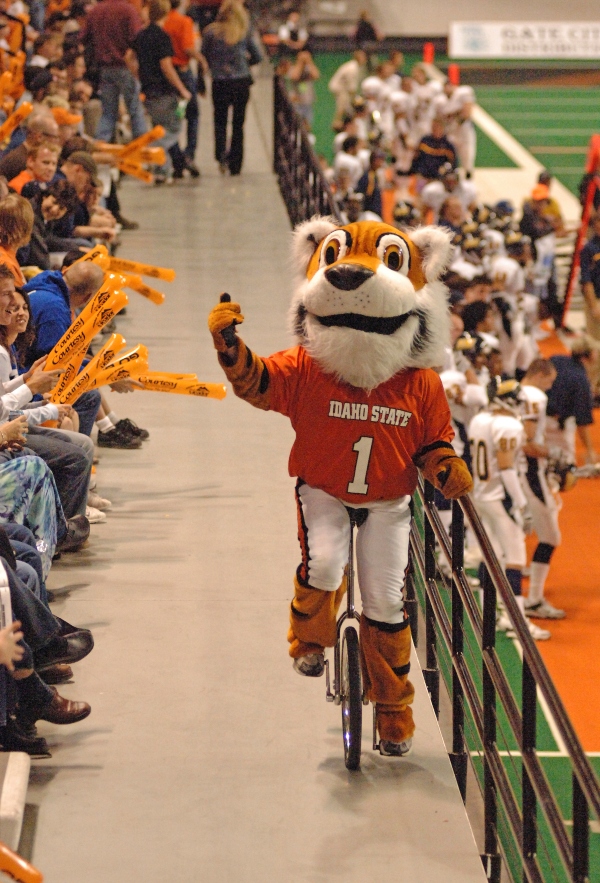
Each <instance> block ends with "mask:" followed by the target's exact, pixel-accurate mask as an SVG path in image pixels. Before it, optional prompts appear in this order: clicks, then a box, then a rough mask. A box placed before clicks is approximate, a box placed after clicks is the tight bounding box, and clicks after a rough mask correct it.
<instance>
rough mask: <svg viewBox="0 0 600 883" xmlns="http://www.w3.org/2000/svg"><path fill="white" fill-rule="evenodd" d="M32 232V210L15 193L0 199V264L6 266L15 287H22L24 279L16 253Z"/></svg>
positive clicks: (26, 242) (25, 243)
mask: <svg viewBox="0 0 600 883" xmlns="http://www.w3.org/2000/svg"><path fill="white" fill-rule="evenodd" d="M32 230H33V209H32V208H31V205H30V204H29V202H28V201H27V200H26V199H24V198H23V197H22V196H19V195H18V194H17V193H9V194H8V196H5V197H4V198H3V199H0V263H3V264H6V266H7V267H9V269H10V271H11V273H12V274H13V277H14V280H15V284H16V285H24V284H25V277H24V275H23V271H22V270H21V267H20V266H19V262H18V260H17V251H18V250H19V249H20V248H22V247H23V246H24V245H27V244H28V243H29V240H30V238H31V232H32Z"/></svg>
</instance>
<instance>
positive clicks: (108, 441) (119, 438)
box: [97, 427, 142, 450]
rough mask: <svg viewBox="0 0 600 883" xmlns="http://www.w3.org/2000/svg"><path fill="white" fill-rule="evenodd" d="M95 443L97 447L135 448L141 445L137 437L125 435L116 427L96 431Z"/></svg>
mask: <svg viewBox="0 0 600 883" xmlns="http://www.w3.org/2000/svg"><path fill="white" fill-rule="evenodd" d="M97 444H98V447H99V448H126V449H127V448H131V449H134V450H135V449H137V448H141V447H142V442H141V441H140V439H139V438H133V436H131V435H125V434H124V433H122V432H119V430H118V429H117V428H116V427H113V429H109V430H108V432H98V441H97Z"/></svg>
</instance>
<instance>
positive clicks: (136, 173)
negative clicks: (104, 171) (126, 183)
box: [116, 158, 154, 184]
mask: <svg viewBox="0 0 600 883" xmlns="http://www.w3.org/2000/svg"><path fill="white" fill-rule="evenodd" d="M116 165H117V168H118V169H119V171H120V172H123V174H125V175H131V177H132V178H139V179H140V181H143V182H144V183H145V184H154V175H153V174H152V172H149V171H148V169H145V168H144V167H143V166H142V164H141V163H139V162H134V161H133V160H128V159H118V158H117V160H116Z"/></svg>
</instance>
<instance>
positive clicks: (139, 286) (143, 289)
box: [125, 275, 165, 306]
mask: <svg viewBox="0 0 600 883" xmlns="http://www.w3.org/2000/svg"><path fill="white" fill-rule="evenodd" d="M126 279H127V282H126V283H125V287H126V288H133V290H134V291H137V292H138V293H139V294H141V295H143V296H144V297H146V298H148V300H151V301H152V303H153V304H158V305H159V306H160V304H162V303H164V301H165V296H164V294H163V293H162V291H157V290H156V288H151V287H150V285H146V283H145V282H144V280H143V279H142V278H141V277H140V276H132V275H127V276H126Z"/></svg>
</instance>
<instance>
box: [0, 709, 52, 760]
mask: <svg viewBox="0 0 600 883" xmlns="http://www.w3.org/2000/svg"><path fill="white" fill-rule="evenodd" d="M0 744H1V745H2V750H3V751H24V752H25V754H29V755H30V757H52V755H51V754H50V752H49V751H48V743H47V742H46V740H45V739H42V738H41V737H35V736H34V737H30V736H27V735H26V734H25V733H24V732H23V730H22V729H21V727H20V726H19V724H18V723H17V721H16V720H14V719H13V718H8V720H7V721H6V726H5V727H0Z"/></svg>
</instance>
